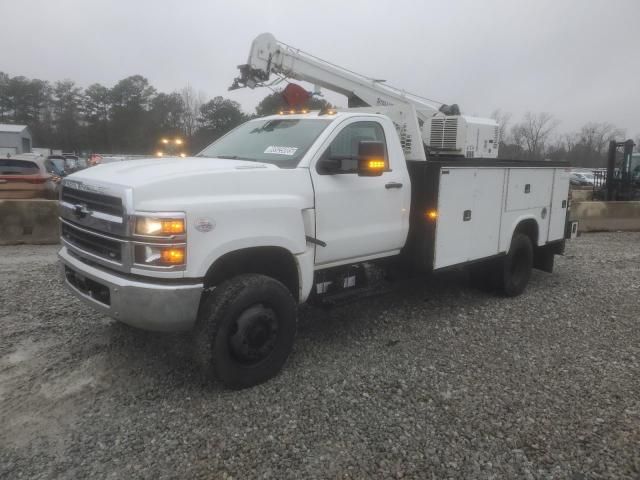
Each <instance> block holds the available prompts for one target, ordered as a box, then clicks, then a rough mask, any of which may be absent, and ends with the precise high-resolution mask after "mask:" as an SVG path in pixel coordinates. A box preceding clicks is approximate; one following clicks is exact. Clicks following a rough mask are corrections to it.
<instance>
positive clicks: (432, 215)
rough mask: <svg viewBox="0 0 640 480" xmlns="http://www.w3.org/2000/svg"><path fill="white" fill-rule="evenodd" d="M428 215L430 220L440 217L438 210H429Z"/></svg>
mask: <svg viewBox="0 0 640 480" xmlns="http://www.w3.org/2000/svg"><path fill="white" fill-rule="evenodd" d="M426 217H427V218H428V219H429V220H435V219H436V218H438V211H437V210H427V213H426Z"/></svg>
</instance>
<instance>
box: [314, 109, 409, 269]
mask: <svg viewBox="0 0 640 480" xmlns="http://www.w3.org/2000/svg"><path fill="white" fill-rule="evenodd" d="M387 128H389V129H392V128H393V127H392V126H391V127H389V126H387ZM390 135H396V132H395V130H391V131H385V127H384V125H383V124H382V123H381V122H378V121H377V120H372V119H370V118H367V119H357V118H351V119H349V120H347V121H345V122H344V123H342V124H341V125H340V127H339V128H338V129H337V130H336V131H335V132H333V134H332V135H331V136H330V137H329V138H328V140H327V142H326V144H325V147H324V150H321V153H320V154H319V156H318V158H316V159H315V161H314V162H313V163H312V165H311V179H312V181H313V186H314V190H315V210H316V238H317V239H318V240H320V241H322V242H324V243H326V246H325V247H322V246H317V247H316V250H315V263H316V265H326V266H331V265H334V264H335V265H338V264H344V263H356V262H357V261H362V260H366V259H372V258H376V257H384V256H390V255H394V254H396V253H399V252H400V249H401V248H402V247H403V246H404V242H405V240H406V237H407V232H408V223H409V222H408V216H409V202H410V194H411V191H410V185H409V179H408V174H407V171H406V168H398V165H397V162H400V161H401V162H404V161H405V160H404V156H403V154H402V150H401V149H400V146H399V145H398V149H397V151H395V150H394V151H392V152H389V148H388V143H387V140H386V138H387V137H388V136H390ZM360 141H379V142H383V143H384V145H385V152H386V154H385V161H386V162H387V168H386V169H385V171H384V172H383V173H382V175H380V176H374V177H370V176H358V174H357V170H356V169H357V163H358V162H357V156H358V147H359V143H360ZM390 153H391V154H390ZM324 157H332V158H335V157H337V158H341V159H342V161H341V167H340V170H339V171H338V172H333V173H322V172H323V171H322V169H318V168H317V162H318V160H319V159H321V158H324ZM394 167H395V168H394Z"/></svg>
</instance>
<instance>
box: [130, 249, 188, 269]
mask: <svg viewBox="0 0 640 480" xmlns="http://www.w3.org/2000/svg"><path fill="white" fill-rule="evenodd" d="M185 260H186V252H185V247H183V246H166V245H158V246H155V245H136V260H135V261H136V263H137V264H140V265H149V266H156V267H171V266H176V265H184V263H185Z"/></svg>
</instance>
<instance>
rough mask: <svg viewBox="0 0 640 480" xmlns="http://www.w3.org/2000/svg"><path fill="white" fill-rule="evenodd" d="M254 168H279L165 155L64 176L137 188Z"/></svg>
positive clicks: (105, 165) (102, 166)
mask: <svg viewBox="0 0 640 480" xmlns="http://www.w3.org/2000/svg"><path fill="white" fill-rule="evenodd" d="M255 169H269V170H273V169H275V170H279V168H278V167H276V166H275V165H272V164H269V163H260V162H250V161H245V160H228V159H222V158H203V157H187V158H180V157H166V158H149V159H145V160H128V161H124V162H115V163H108V164H104V165H97V166H95V167H91V168H88V169H85V170H81V171H79V172H77V173H74V174H72V175H69V176H68V177H67V178H70V179H73V180H81V181H82V180H86V181H89V182H95V183H98V184H113V185H121V186H124V187H132V188H138V187H143V186H146V185H151V184H157V183H162V182H164V181H166V180H178V179H180V178H181V177H190V178H194V177H198V176H201V175H205V176H208V175H209V174H211V173H222V172H232V171H234V170H255Z"/></svg>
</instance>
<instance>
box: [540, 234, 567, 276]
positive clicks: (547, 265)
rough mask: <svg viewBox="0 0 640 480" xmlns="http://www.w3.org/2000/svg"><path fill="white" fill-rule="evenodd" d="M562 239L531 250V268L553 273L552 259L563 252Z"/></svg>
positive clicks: (563, 243)
mask: <svg viewBox="0 0 640 480" xmlns="http://www.w3.org/2000/svg"><path fill="white" fill-rule="evenodd" d="M564 245H565V242H564V240H562V241H559V242H553V243H549V244H547V245H543V246H542V247H537V248H536V249H535V250H534V251H533V268H535V269H537V270H542V271H543V272H548V273H553V259H554V257H555V256H556V255H562V254H563V253H564Z"/></svg>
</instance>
